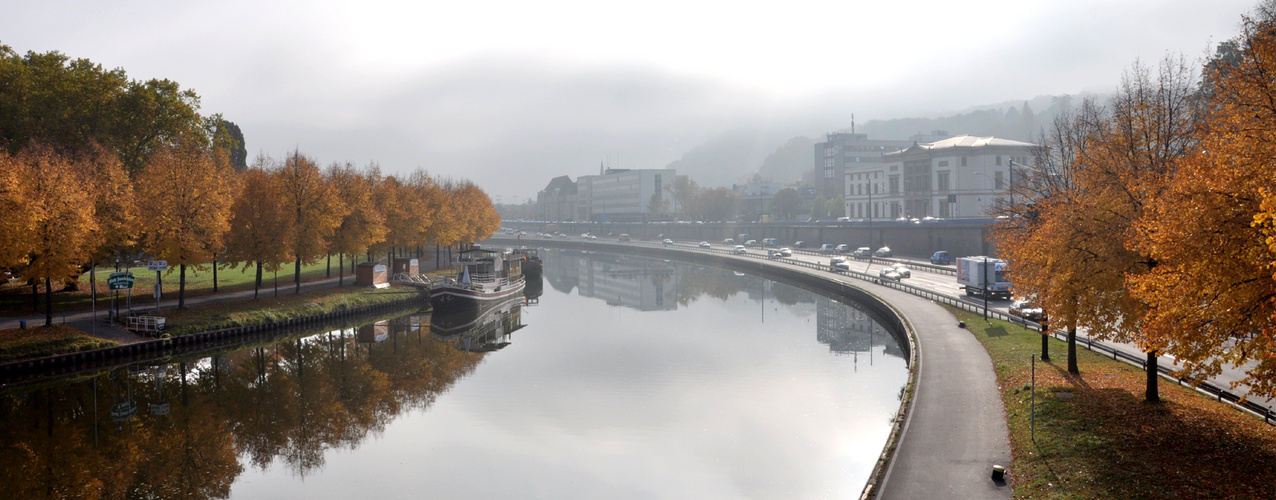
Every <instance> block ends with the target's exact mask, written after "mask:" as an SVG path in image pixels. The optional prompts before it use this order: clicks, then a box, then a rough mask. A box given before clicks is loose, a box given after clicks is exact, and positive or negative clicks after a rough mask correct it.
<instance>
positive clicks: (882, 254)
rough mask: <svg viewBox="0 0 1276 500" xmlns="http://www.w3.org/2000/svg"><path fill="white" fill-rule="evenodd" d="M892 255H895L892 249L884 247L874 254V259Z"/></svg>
mask: <svg viewBox="0 0 1276 500" xmlns="http://www.w3.org/2000/svg"><path fill="white" fill-rule="evenodd" d="M891 255H894V254H893V253H891V247H882V248H879V249H877V251H876V252H873V256H874V257H890V256H891Z"/></svg>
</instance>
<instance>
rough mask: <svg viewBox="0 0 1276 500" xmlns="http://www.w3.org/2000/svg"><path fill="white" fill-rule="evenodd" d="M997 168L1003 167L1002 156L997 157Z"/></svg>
mask: <svg viewBox="0 0 1276 500" xmlns="http://www.w3.org/2000/svg"><path fill="white" fill-rule="evenodd" d="M997 166H998V167H1000V166H1001V155H997Z"/></svg>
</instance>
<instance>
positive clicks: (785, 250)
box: [780, 247, 793, 257]
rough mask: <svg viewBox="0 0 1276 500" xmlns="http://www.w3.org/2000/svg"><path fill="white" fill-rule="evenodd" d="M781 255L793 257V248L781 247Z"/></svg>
mask: <svg viewBox="0 0 1276 500" xmlns="http://www.w3.org/2000/svg"><path fill="white" fill-rule="evenodd" d="M780 256H781V257H792V256H793V250H789V249H788V247H785V248H781V249H780Z"/></svg>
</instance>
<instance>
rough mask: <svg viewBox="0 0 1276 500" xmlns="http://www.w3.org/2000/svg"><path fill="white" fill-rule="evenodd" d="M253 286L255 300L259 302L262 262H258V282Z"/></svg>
mask: <svg viewBox="0 0 1276 500" xmlns="http://www.w3.org/2000/svg"><path fill="white" fill-rule="evenodd" d="M254 283H255V284H254V285H253V300H257V292H258V291H259V290H261V261H260V260H259V261H257V280H256V281H255V282H254Z"/></svg>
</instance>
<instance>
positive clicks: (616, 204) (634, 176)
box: [576, 168, 678, 222]
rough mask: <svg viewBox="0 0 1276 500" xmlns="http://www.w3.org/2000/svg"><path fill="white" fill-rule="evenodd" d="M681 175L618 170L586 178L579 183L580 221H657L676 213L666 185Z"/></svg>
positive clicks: (578, 180)
mask: <svg viewBox="0 0 1276 500" xmlns="http://www.w3.org/2000/svg"><path fill="white" fill-rule="evenodd" d="M676 175H677V172H676V171H675V170H674V169H671V168H661V169H641V170H618V169H607V170H606V171H604V172H603V173H602V174H600V175H583V176H581V177H579V178H578V179H577V180H576V220H578V221H595V222H622V221H643V220H653V219H659V218H663V217H666V216H668V215H669V214H672V213H674V211H675V210H677V208H678V207H675V206H674V200H673V197H672V196H670V195H669V193H667V192H665V186H666V185H667V184H668V183H671V182H673V178H674V176H676Z"/></svg>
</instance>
